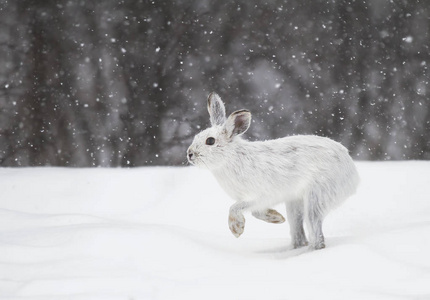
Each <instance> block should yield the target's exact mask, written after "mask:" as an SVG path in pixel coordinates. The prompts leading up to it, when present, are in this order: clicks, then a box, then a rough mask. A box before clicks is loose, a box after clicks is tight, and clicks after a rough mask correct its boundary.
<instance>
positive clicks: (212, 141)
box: [206, 137, 215, 146]
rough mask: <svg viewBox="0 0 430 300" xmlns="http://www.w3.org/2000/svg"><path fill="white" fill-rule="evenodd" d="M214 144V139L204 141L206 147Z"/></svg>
mask: <svg viewBox="0 0 430 300" xmlns="http://www.w3.org/2000/svg"><path fill="white" fill-rule="evenodd" d="M213 144H215V139H214V138H213V137H209V138H207V139H206V145H210V146H211V145H213Z"/></svg>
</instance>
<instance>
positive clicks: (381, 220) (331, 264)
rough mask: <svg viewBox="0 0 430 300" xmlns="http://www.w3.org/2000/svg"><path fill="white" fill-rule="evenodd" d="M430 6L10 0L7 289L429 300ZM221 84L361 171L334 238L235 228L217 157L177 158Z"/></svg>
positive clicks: (0, 144) (33, 296) (1, 258)
mask: <svg viewBox="0 0 430 300" xmlns="http://www.w3.org/2000/svg"><path fill="white" fill-rule="evenodd" d="M429 16H430V1H418V0H416V1H400V0H399V1H388V0H387V1H381V0H364V1H353V0H329V1H327V0H315V1H303V0H289V1H280V0H273V1H266V2H265V3H262V2H261V1H245V0H243V1H205V0H203V1H202V0H193V1H139V0H138V1H124V0H106V1H77V0H76V1H74V0H64V1H54V0H45V1H33V0H19V1H10V0H0V166H1V168H0V191H1V192H0V299H1V300H3V299H4V300H18V299H19V300H22V299H29V300H45V299H47V300H51V299H52V300H57V299H70V300H87V299H91V300H92V299H101V300H105V299H106V300H109V299H121V300H123V299H124V300H125V299H127V300H132V299H133V300H138V299H145V300H148V299H149V300H152V299H216V300H219V299H378V300H379V299H382V300H384V299H393V300H394V299H419V300H421V299H430V284H429V282H430V259H429V253H430V238H429V237H430V201H429V194H430V193H429V191H428V190H429V186H430V163H429V162H428V161H425V160H429V159H430V142H429V141H430V100H429V77H430V76H429V71H428V65H429V63H430V49H429V46H430V36H429V32H430V18H429ZM212 91H216V92H218V93H219V94H220V96H221V97H222V98H223V100H224V101H225V102H226V108H227V111H228V112H232V111H234V110H237V109H241V108H247V109H249V110H251V112H252V113H253V123H252V126H251V128H250V130H249V131H248V132H247V133H246V135H247V138H248V139H250V140H264V139H269V138H277V137H282V136H286V135H293V134H317V135H322V136H328V137H331V138H333V139H334V140H336V141H339V142H341V143H342V144H343V145H345V146H346V147H347V148H348V149H349V150H350V152H351V155H352V157H353V158H354V159H355V160H356V161H357V166H358V169H359V172H360V176H361V178H362V183H361V185H360V187H359V190H358V192H357V194H356V195H355V196H353V197H351V198H350V199H348V200H347V201H346V202H345V204H344V205H343V206H341V207H340V208H339V209H337V210H336V211H334V212H333V213H332V214H330V215H329V216H328V217H327V219H326V221H325V223H324V231H325V235H326V245H327V248H326V249H324V250H321V251H308V249H307V248H303V249H299V250H290V249H289V243H290V237H289V228H288V224H287V223H284V224H281V225H273V224H267V223H264V222H261V221H259V220H256V219H254V218H252V217H251V216H249V215H247V216H246V218H247V221H246V227H245V233H244V234H243V235H242V236H241V237H240V238H239V239H236V238H234V237H233V235H232V234H231V233H230V232H229V230H228V226H227V214H228V208H229V207H230V205H231V200H230V199H229V198H228V196H227V195H226V194H225V193H224V192H223V191H222V190H221V189H220V187H219V186H218V185H217V183H216V182H215V180H214V179H213V178H212V176H211V175H210V174H209V172H205V171H203V170H199V169H197V168H191V167H173V166H183V165H184V164H185V150H186V148H187V147H188V145H189V144H190V143H191V140H192V138H193V136H194V135H195V134H196V133H197V132H198V131H200V130H201V129H203V128H205V127H206V126H207V125H208V123H209V118H208V114H207V111H206V97H207V95H208V94H209V92H212ZM375 160H379V161H378V162H375ZM383 160H387V161H383ZM395 160H396V161H395ZM397 160H402V161H397ZM371 161H373V162H371ZM141 166H146V167H141ZM12 167H21V168H12ZM31 167H33V168H31ZM58 167H63V168H58ZM64 167H81V168H64ZM82 167H85V168H82ZM90 167H106V168H90ZM107 167H136V168H107ZM138 167H141V168H138ZM276 209H277V210H278V211H280V212H283V211H284V209H283V208H282V207H277V208H276ZM284 215H285V214H284Z"/></svg>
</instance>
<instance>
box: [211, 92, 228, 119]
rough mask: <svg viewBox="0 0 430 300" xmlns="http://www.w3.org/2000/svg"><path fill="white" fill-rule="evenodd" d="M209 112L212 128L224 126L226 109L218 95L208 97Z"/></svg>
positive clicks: (213, 94) (212, 94)
mask: <svg viewBox="0 0 430 300" xmlns="http://www.w3.org/2000/svg"><path fill="white" fill-rule="evenodd" d="M208 111H209V116H210V120H211V124H212V126H216V125H223V124H224V122H225V107H224V103H222V100H221V98H220V97H219V96H218V95H217V94H216V93H210V94H209V96H208Z"/></svg>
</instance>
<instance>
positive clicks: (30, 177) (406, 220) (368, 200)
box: [0, 162, 430, 300]
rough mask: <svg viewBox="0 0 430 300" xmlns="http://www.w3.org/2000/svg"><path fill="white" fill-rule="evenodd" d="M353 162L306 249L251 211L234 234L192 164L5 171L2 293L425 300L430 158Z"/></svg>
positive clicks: (122, 298)
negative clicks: (352, 179) (341, 192)
mask: <svg viewBox="0 0 430 300" xmlns="http://www.w3.org/2000/svg"><path fill="white" fill-rule="evenodd" d="M357 166H358V170H359V172H360V174H361V177H362V183H361V186H360V188H359V190H358V193H357V194H356V195H355V196H353V197H352V198H350V199H348V200H347V201H346V202H345V203H344V205H342V206H341V207H339V208H338V209H337V210H335V211H334V212H333V213H332V214H330V215H329V216H328V217H327V219H326V221H325V224H324V231H325V235H326V244H327V248H325V249H323V250H318V251H310V252H309V251H307V249H306V248H304V249H300V250H294V251H293V250H288V246H289V243H290V237H289V229H288V225H287V223H284V224H279V225H275V224H268V223H265V222H262V221H260V220H257V219H254V218H252V216H250V215H246V216H245V217H246V226H245V232H244V234H243V235H242V236H241V237H240V238H239V239H236V238H235V237H234V236H233V235H232V234H231V233H230V231H229V229H228V226H227V217H228V208H229V206H230V204H231V200H229V199H228V197H227V196H226V195H225V193H224V192H223V191H222V190H221V189H220V188H219V187H218V185H217V183H216V181H215V180H214V179H213V178H212V176H211V175H210V173H209V172H206V171H204V170H200V169H197V168H192V167H189V168H166V167H158V168H155V167H151V168H135V169H100V168H98V169H70V168H69V169H64V168H22V169H16V168H15V169H5V168H3V169H0V178H1V180H0V190H1V191H2V192H1V197H0V299H5V300H18V299H19V300H22V299H26V300H27V299H28V300H50V299H52V300H57V299H69V300H84V299H85V300H87V299H89V300H93V299H101V300H110V299H118V300H131V299H133V300H140V299H143V300H153V299H214V300H219V299H296V300H297V299H298V300H300V299H330V300H333V299H342V300H344V299H375V300H376V299H377V300H385V299H390V300H391V299H392V300H398V299H416V300H418V299H419V300H424V299H429V298H430V284H429V282H430V258H429V253H430V201H429V191H428V189H429V186H430V163H429V162H359V163H357ZM278 211H280V212H283V213H284V216H285V211H284V209H283V208H282V207H279V209H278Z"/></svg>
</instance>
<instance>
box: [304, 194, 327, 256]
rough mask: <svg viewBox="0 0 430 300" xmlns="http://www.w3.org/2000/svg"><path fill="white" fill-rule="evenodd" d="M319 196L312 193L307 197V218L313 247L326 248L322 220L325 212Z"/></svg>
mask: <svg viewBox="0 0 430 300" xmlns="http://www.w3.org/2000/svg"><path fill="white" fill-rule="evenodd" d="M319 200H320V199H318V197H317V196H316V195H315V194H313V193H311V194H310V195H309V197H307V199H305V220H306V225H307V227H308V230H309V241H310V246H311V248H313V249H316V250H318V249H323V248H325V241H324V234H323V231H322V222H323V220H324V213H323V212H322V210H321V205H320V203H319Z"/></svg>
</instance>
